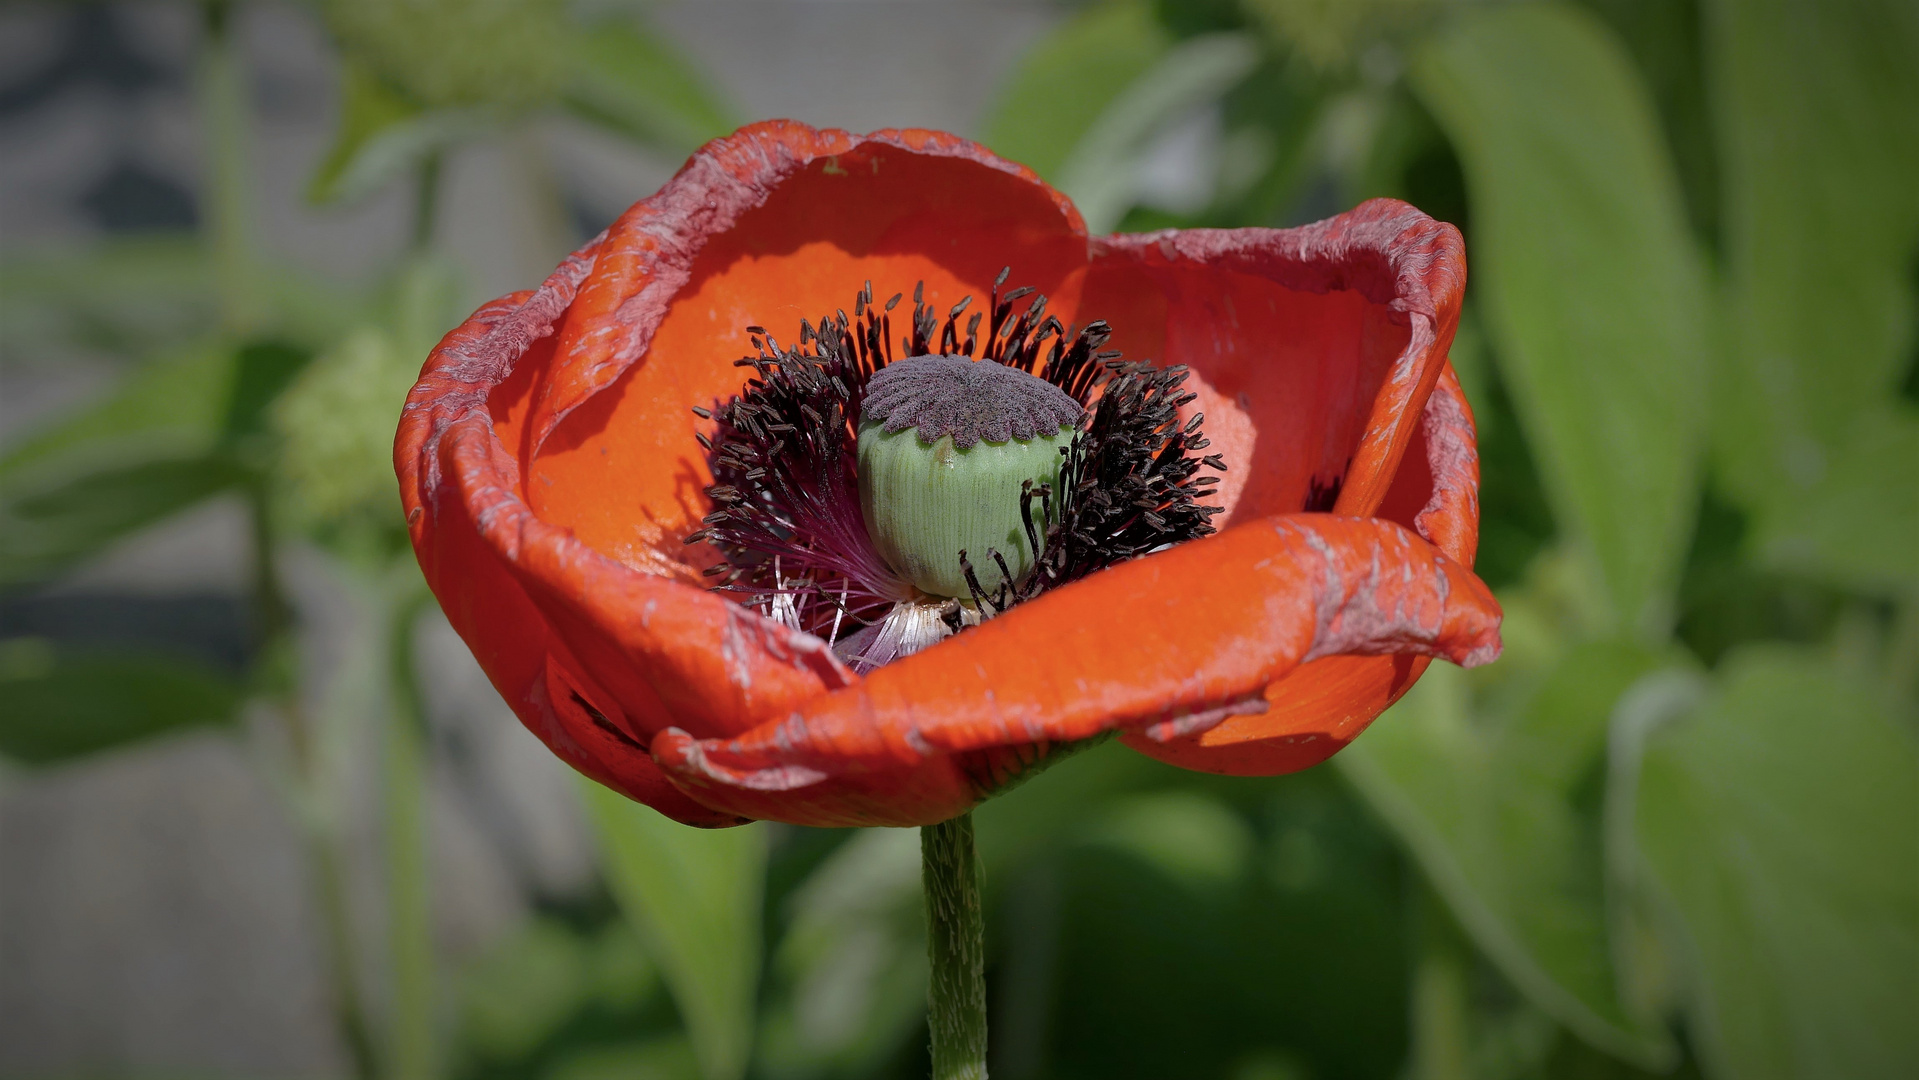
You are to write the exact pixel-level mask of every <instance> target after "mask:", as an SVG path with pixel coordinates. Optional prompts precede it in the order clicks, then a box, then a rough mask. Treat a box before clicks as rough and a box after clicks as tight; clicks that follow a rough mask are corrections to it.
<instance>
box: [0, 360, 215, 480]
mask: <svg viewBox="0 0 1919 1080" xmlns="http://www.w3.org/2000/svg"><path fill="white" fill-rule="evenodd" d="M233 375H234V368H233V352H232V350H231V349H230V348H229V347H227V346H225V345H222V344H219V343H213V342H209V343H205V344H202V345H198V346H195V347H193V348H190V349H185V350H182V351H180V352H177V353H173V354H170V355H167V356H164V357H161V358H159V359H156V360H153V361H149V362H148V363H145V364H142V365H140V366H139V367H136V368H134V369H133V370H132V371H131V372H129V373H128V375H127V376H126V377H125V378H123V379H122V380H121V381H120V384H119V386H118V387H116V388H115V389H114V390H113V392H111V393H109V394H108V395H106V396H105V397H104V398H102V399H101V400H100V401H98V402H96V403H94V404H93V405H90V406H87V407H85V408H82V409H80V410H78V411H77V412H75V413H73V414H72V415H71V416H69V417H67V418H66V419H64V420H62V421H60V422H59V423H57V424H54V425H51V426H49V427H48V428H46V429H44V430H42V431H40V432H39V433H38V434H35V435H33V436H30V437H28V438H27V439H25V440H24V441H22V442H20V443H18V444H17V445H15V446H13V447H11V448H10V449H9V450H8V451H7V452H6V454H5V455H4V456H0V491H11V490H18V489H20V488H21V487H23V486H38V483H37V482H41V477H42V476H43V475H44V474H45V473H46V472H47V471H49V470H54V471H58V472H62V473H71V472H73V471H75V470H76V469H78V468H81V467H86V466H92V467H100V466H106V465H115V464H126V463H128V462H131V461H134V460H137V459H138V458H139V457H141V456H147V455H159V454H171V455H174V456H183V457H184V456H192V455H195V454H204V453H208V452H210V451H212V450H213V448H214V447H215V446H216V445H217V444H218V442H219V440H220V437H221V435H222V434H223V433H224V427H225V422H226V418H227V412H228V408H229V404H230V403H231V401H232V398H233Z"/></svg>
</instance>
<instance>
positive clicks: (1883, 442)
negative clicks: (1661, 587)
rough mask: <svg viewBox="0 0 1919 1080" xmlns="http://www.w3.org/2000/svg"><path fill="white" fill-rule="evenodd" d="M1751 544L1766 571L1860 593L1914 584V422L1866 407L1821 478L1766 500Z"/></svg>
mask: <svg viewBox="0 0 1919 1080" xmlns="http://www.w3.org/2000/svg"><path fill="white" fill-rule="evenodd" d="M1754 524H1755V528H1754V535H1753V546H1754V548H1755V549H1756V550H1757V552H1758V553H1759V556H1760V557H1761V558H1762V559H1763V560H1764V561H1765V562H1767V563H1768V564H1770V565H1772V566H1778V567H1784V568H1788V569H1794V570H1800V571H1803V572H1807V573H1818V574H1821V575H1823V576H1825V577H1827V578H1831V579H1833V580H1835V581H1838V582H1840V583H1842V584H1845V585H1849V586H1851V587H1853V588H1857V589H1861V590H1864V591H1866V592H1880V593H1894V592H1900V591H1905V590H1911V589H1913V588H1915V587H1919V417H1915V416H1914V415H1913V414H1912V413H1911V411H1910V410H1906V409H1890V408H1867V409H1863V410H1861V415H1859V416H1858V417H1856V418H1855V419H1854V422H1853V425H1852V430H1851V431H1850V433H1848V434H1847V435H1846V436H1845V437H1844V438H1843V439H1842V440H1841V441H1839V442H1838V444H1837V445H1836V446H1835V447H1834V448H1833V450H1832V453H1831V456H1830V457H1829V458H1828V459H1827V468H1826V469H1825V472H1824V475H1822V476H1821V477H1820V478H1819V479H1818V480H1816V481H1815V482H1813V483H1812V484H1811V485H1810V486H1809V487H1806V488H1804V489H1802V490H1800V491H1799V492H1797V494H1796V497H1795V498H1792V499H1790V500H1787V499H1769V500H1768V501H1767V504H1766V506H1765V507H1764V509H1762V511H1761V512H1760V513H1759V514H1758V515H1757V520H1756V521H1755V523H1754Z"/></svg>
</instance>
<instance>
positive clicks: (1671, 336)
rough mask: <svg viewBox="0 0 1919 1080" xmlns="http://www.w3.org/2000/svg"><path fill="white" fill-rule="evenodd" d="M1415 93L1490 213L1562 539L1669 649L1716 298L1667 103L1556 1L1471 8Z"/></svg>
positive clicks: (1520, 403)
mask: <svg viewBox="0 0 1919 1080" xmlns="http://www.w3.org/2000/svg"><path fill="white" fill-rule="evenodd" d="M1410 76H1411V81H1412V85H1413V88H1414V90H1415V92H1416V93H1418V95H1419V96H1420V98H1421V99H1422V100H1423V101H1424V102H1425V104H1426V105H1427V107H1428V108H1429V109H1431V110H1432V112H1433V114H1434V116H1435V117H1436V118H1437V119H1438V120H1439V122H1440V125H1441V127H1443V128H1444V129H1445V131H1446V132H1447V134H1448V136H1449V137H1450V138H1451V140H1452V142H1453V145H1454V147H1455V149H1456V150H1457V151H1458V153H1459V156H1460V161H1461V164H1462V166H1463V167H1464V170H1465V173H1466V180H1467V187H1468V191H1469V197H1470V199H1471V203H1472V215H1473V235H1472V238H1471V243H1472V253H1471V254H1472V259H1473V267H1474V271H1475V273H1474V285H1475V287H1476V289H1477V291H1478V294H1479V297H1480V302H1481V304H1482V305H1483V306H1482V311H1483V313H1484V315H1485V316H1486V321H1487V324H1488V330H1489V331H1490V335H1491V338H1492V341H1493V344H1494V345H1495V346H1496V350H1495V351H1496V355H1497V358H1498V360H1499V361H1500V364H1501V369H1502V374H1503V375H1504V377H1505V380H1506V383H1507V385H1508V386H1509V388H1510V389H1511V392H1512V395H1513V398H1514V403H1515V405H1516V407H1517V409H1518V412H1519V417H1520V421H1521V423H1522V426H1523V427H1524V429H1525V432H1526V435H1527V441H1528V442H1529V443H1530V444H1531V445H1532V447H1533V449H1534V452H1535V454H1536V456H1537V459H1538V461H1539V465H1540V469H1541V472H1542V473H1543V475H1544V478H1545V481H1546V492H1547V495H1548V497H1549V499H1550V500H1551V501H1552V504H1553V508H1554V512H1555V514H1556V516H1557V517H1558V518H1559V520H1560V524H1561V526H1562V528H1563V529H1564V530H1565V531H1566V532H1567V533H1568V534H1569V535H1570V536H1571V537H1572V538H1573V539H1574V542H1575V544H1576V545H1578V547H1579V549H1580V551H1581V554H1582V556H1583V557H1584V558H1586V559H1588V560H1589V561H1591V562H1592V563H1593V565H1594V567H1595V569H1596V572H1597V576H1598V577H1599V579H1600V580H1601V581H1603V582H1604V584H1605V594H1606V597H1607V601H1608V605H1609V607H1610V621H1611V623H1612V625H1614V626H1615V627H1617V628H1618V630H1620V631H1622V632H1627V633H1634V634H1641V635H1647V636H1649V637H1651V638H1657V637H1660V636H1662V635H1663V633H1664V631H1665V629H1666V627H1667V625H1668V624H1669V622H1670V620H1671V617H1672V608H1673V595H1672V594H1673V592H1674V588H1675V586H1676V583H1677V580H1678V574H1679V569H1680V566H1681V563H1682V561H1683V559H1684V556H1685V551H1686V540H1687V536H1688V534H1689V532H1690V530H1691V524H1692V515H1693V513H1694V508H1695V506H1696V504H1697V502H1698V492H1697V480H1696V459H1697V457H1698V452H1699V450H1700V446H1701V443H1702V441H1703V438H1704V430H1703V424H1704V417H1703V412H1704V409H1703V406H1704V403H1705V398H1704V381H1705V377H1706V369H1707V362H1708V361H1707V350H1708V348H1709V341H1710V338H1709V324H1708V320H1707V294H1706V290H1705V286H1704V280H1703V272H1702V270H1701V267H1700V265H1699V258H1698V253H1697V252H1696V251H1695V249H1694V246H1693V241H1692V238H1691V236H1690V235H1689V233H1688V232H1687V227H1686V219H1685V214H1684V211H1683V209H1682V204H1681V199H1680V194H1679V187H1678V182H1677V180H1676V179H1675V178H1674V173H1673V167H1672V163H1671V161H1670V160H1669V159H1668V156H1667V153H1666V150H1665V145H1664V142H1663V140H1662V139H1661V137H1660V133H1659V129H1658V123H1657V120H1656V116H1655V113H1654V110H1653V105H1652V102H1651V100H1650V98H1649V96H1648V94H1647V92H1646V89H1645V87H1644V86H1643V85H1642V84H1641V82H1640V80H1639V79H1638V77H1637V75H1636V74H1635V73H1634V71H1633V70H1632V67H1631V65H1630V63H1629V61H1628V59H1627V57H1626V56H1625V54H1624V52H1623V50H1622V48H1621V47H1620V45H1619V43H1618V41H1617V40H1616V39H1614V38H1613V37H1612V35H1611V34H1610V33H1608V32H1607V31H1606V30H1605V29H1604V28H1603V27H1602V26H1601V25H1600V24H1599V23H1598V22H1597V21H1596V20H1595V19H1593V18H1592V17H1591V16H1589V15H1586V14H1584V13H1582V12H1580V11H1578V10H1576V9H1573V8H1569V7H1565V6H1563V5H1560V4H1556V3H1542V4H1524V5H1502V6H1499V7H1495V8H1490V9H1487V10H1481V11H1474V12H1471V13H1468V14H1465V15H1463V16H1462V17H1461V18H1460V19H1459V20H1458V21H1457V22H1456V23H1455V24H1453V25H1452V26H1451V27H1450V28H1449V29H1448V30H1446V31H1444V32H1443V33H1441V34H1439V35H1438V36H1437V37H1435V38H1433V39H1431V40H1430V41H1428V42H1427V43H1425V45H1424V46H1423V47H1421V48H1419V49H1418V50H1417V51H1416V52H1415V54H1414V56H1413V60H1412V65H1411V68H1410Z"/></svg>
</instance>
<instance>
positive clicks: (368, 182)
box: [307, 58, 421, 205]
mask: <svg viewBox="0 0 1919 1080" xmlns="http://www.w3.org/2000/svg"><path fill="white" fill-rule="evenodd" d="M420 113H421V109H420V107H419V106H417V105H415V104H413V103H412V102H409V101H408V100H406V98H404V97H402V96H401V95H400V94H399V93H398V92H397V91H395V90H394V89H393V88H391V87H389V86H388V85H386V84H385V83H384V82H382V81H381V80H380V79H379V77H378V76H376V75H374V74H373V73H372V72H370V71H368V70H367V69H366V67H365V66H364V65H362V64H358V63H355V62H354V61H353V60H352V59H350V58H348V59H345V60H343V61H342V62H341V64H340V124H339V127H338V128H337V129H336V130H335V131H334V133H333V145H332V146H331V147H330V148H328V150H327V155H326V157H325V158H324V159H322V160H321V162H320V168H319V169H318V170H317V171H316V172H314V174H313V178H312V179H311V180H309V181H308V182H307V200H308V201H309V202H313V203H316V204H320V205H325V204H327V203H333V202H341V201H345V200H348V199H350V198H353V197H357V196H360V195H365V194H367V193H368V192H370V191H372V190H374V189H375V188H377V187H379V186H381V185H382V184H384V183H385V182H386V181H388V180H390V179H392V178H393V177H394V176H395V175H397V174H398V173H399V172H401V171H404V170H405V169H406V168H407V167H408V166H410V165H413V164H416V163H417V158H409V157H407V156H406V155H403V154H400V153H398V152H396V150H395V148H394V145H389V146H387V147H386V148H384V149H383V148H378V147H375V145H374V144H375V143H378V142H380V141H381V140H382V138H387V139H390V138H391V136H392V135H393V133H395V132H396V131H398V130H400V129H402V128H405V127H406V126H407V125H408V124H410V123H411V122H413V121H414V120H416V119H417V118H418V117H419V115H420Z"/></svg>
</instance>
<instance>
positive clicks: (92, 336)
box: [0, 234, 218, 365]
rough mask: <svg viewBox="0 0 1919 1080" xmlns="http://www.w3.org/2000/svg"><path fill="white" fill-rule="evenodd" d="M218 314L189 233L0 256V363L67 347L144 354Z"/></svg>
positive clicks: (202, 252) (205, 264)
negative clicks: (1, 335)
mask: <svg viewBox="0 0 1919 1080" xmlns="http://www.w3.org/2000/svg"><path fill="white" fill-rule="evenodd" d="M217 317H218V304H217V302H216V299H215V296H214V280H213V263H212V260H211V259H209V258H208V256H207V248H206V245H205V244H204V243H202V242H201V241H199V240H198V239H196V238H194V237H192V236H175V235H165V234H162V235H146V236H141V235H134V236H128V237H120V238H115V239H110V240H103V241H100V242H98V243H96V244H93V245H89V246H87V247H85V248H82V249H81V250H78V251H76V250H74V249H73V248H72V246H70V245H69V246H67V247H63V248H52V249H48V250H44V251H27V252H13V253H10V254H9V255H8V256H7V257H5V258H4V259H0V326H4V327H6V328H7V332H6V334H5V336H4V338H0V360H4V361H5V362H8V363H19V364H23V365H26V364H36V363H48V362H55V358H56V357H58V355H59V352H60V350H61V347H62V346H64V345H69V344H79V345H82V346H87V347H92V348H98V349H102V350H105V351H107V352H111V353H117V354H121V355H132V356H150V355H152V354H153V353H154V352H156V351H158V350H159V348H160V347H161V346H162V344H166V345H172V344H174V343H177V342H180V341H182V340H184V339H186V338H189V337H191V336H193V335H196V334H200V333H204V332H206V331H207V330H208V329H210V328H211V327H212V326H213V325H214V323H215V321H216V320H217Z"/></svg>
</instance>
